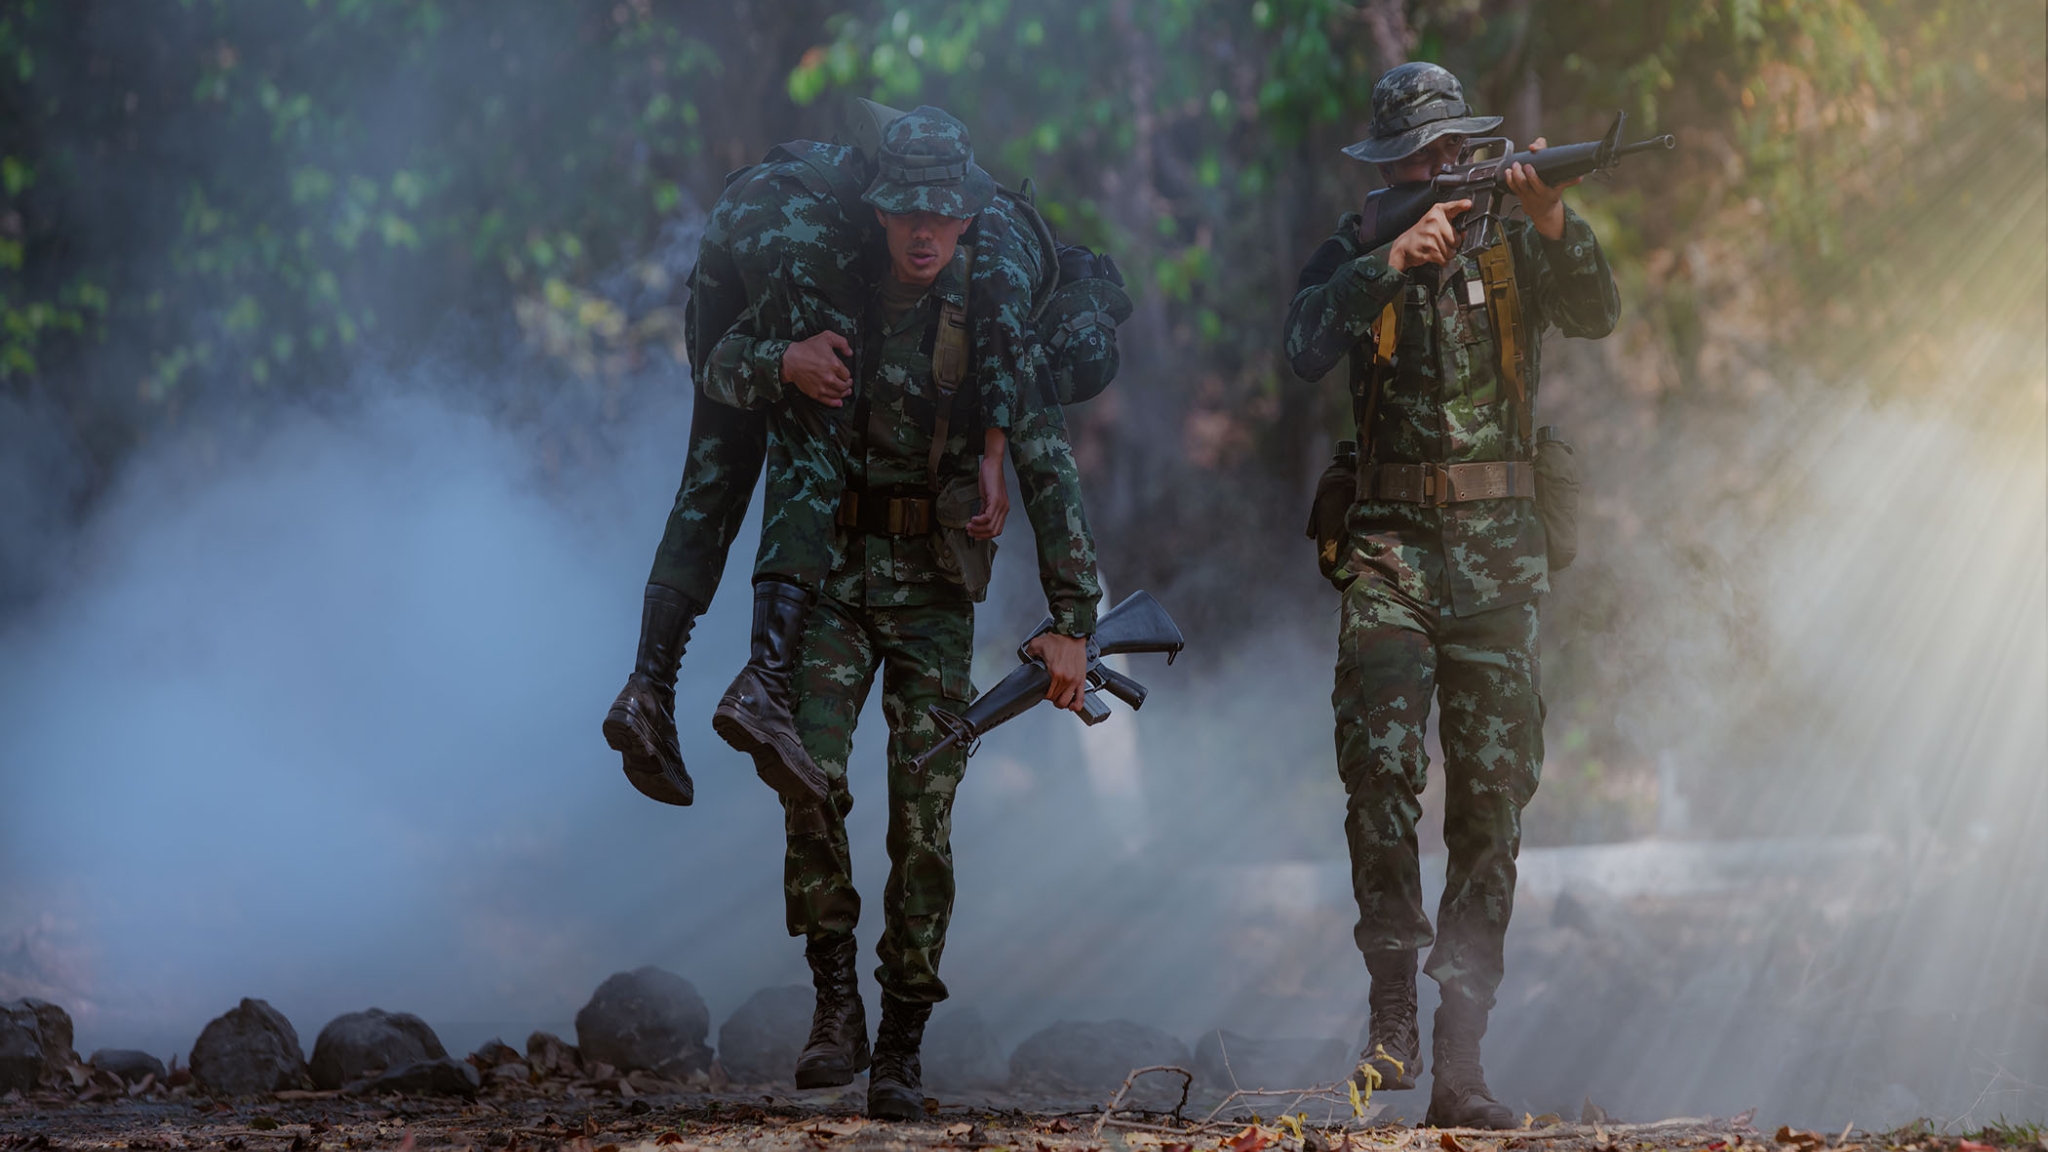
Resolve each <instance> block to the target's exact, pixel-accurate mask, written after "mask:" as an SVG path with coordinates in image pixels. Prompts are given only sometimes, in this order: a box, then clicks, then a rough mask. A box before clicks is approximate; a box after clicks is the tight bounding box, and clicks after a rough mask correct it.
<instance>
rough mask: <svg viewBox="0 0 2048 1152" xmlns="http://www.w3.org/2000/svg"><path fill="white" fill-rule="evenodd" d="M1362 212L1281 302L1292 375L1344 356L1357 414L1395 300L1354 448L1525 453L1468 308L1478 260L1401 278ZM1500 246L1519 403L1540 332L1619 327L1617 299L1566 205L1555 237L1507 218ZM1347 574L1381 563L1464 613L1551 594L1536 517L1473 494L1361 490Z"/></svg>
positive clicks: (1407, 458) (1452, 460)
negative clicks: (1386, 359)
mask: <svg viewBox="0 0 2048 1152" xmlns="http://www.w3.org/2000/svg"><path fill="white" fill-rule="evenodd" d="M1358 219H1359V218H1358V214H1357V213H1355V212H1352V213H1346V214H1345V215H1344V217H1343V218H1342V219H1341V220H1339V221H1338V222H1337V231H1336V233H1335V234H1334V235H1332V236H1331V237H1330V238H1329V239H1328V240H1325V241H1324V242H1323V244H1322V246H1321V247H1320V248H1318V249H1316V253H1315V255H1314V256H1313V257H1311V258H1310V260H1309V263H1308V266H1307V267H1306V268H1304V269H1303V270H1302V273H1301V278H1300V281H1299V282H1298V283H1297V285H1296V289H1295V296H1294V303H1293V305H1292V306H1291V307H1290V308H1289V309H1288V312H1287V356H1288V359H1289V360H1290V361H1291V362H1292V364H1293V366H1294V371H1295V372H1296V373H1297V374H1299V375H1300V376H1302V377H1303V378H1304V379H1307V380H1320V379H1322V378H1323V376H1325V375H1326V374H1328V373H1329V371H1330V369H1331V368H1333V367H1335V366H1336V364H1337V362H1338V361H1339V360H1341V359H1344V358H1345V357H1346V356H1347V355H1348V356H1349V357H1350V362H1351V387H1352V396H1353V398H1354V401H1355V402H1356V411H1357V413H1358V414H1359V416H1360V418H1361V419H1362V418H1363V413H1364V410H1365V404H1364V400H1363V393H1364V390H1365V387H1366V384H1367V380H1368V375H1367V374H1368V372H1369V369H1370V366H1371V364H1372V359H1373V353H1372V349H1371V348H1370V346H1368V345H1366V344H1365V343H1364V341H1365V340H1366V336H1367V329H1368V328H1369V327H1370V326H1371V325H1372V323H1373V322H1374V321H1375V320H1377V319H1378V318H1379V315H1380V311H1381V310H1382V309H1383V308H1384V307H1385V306H1386V305H1387V304H1389V303H1392V302H1395V301H1396V300H1398V301H1399V306H1398V313H1399V320H1398V322H1397V324H1396V331H1397V336H1398V343H1397V345H1396V347H1395V351H1394V365H1393V369H1392V372H1391V374H1390V378H1389V379H1387V380H1386V381H1385V382H1384V383H1383V385H1382V387H1381V390H1380V395H1379V401H1378V403H1377V404H1376V405H1375V406H1374V408H1375V411H1374V413H1373V420H1372V427H1370V428H1360V429H1359V430H1358V440H1359V457H1360V459H1361V460H1362V461H1371V462H1375V463H1422V462H1428V463H1441V464H1463V463H1469V462H1473V461H1487V460H1527V459H1529V456H1530V453H1531V451H1532V449H1533V447H1534V446H1533V445H1531V444H1528V443H1524V442H1523V440H1522V436H1521V433H1520V429H1519V419H1518V415H1517V412H1516V406H1515V403H1514V399H1513V396H1512V394H1511V393H1510V391H1509V387H1508V385H1507V384H1506V382H1505V381H1503V380H1502V379H1501V375H1500V369H1499V352H1498V348H1497V346H1496V345H1495V343H1494V340H1493V333H1492V331H1491V330H1490V320H1489V318H1488V315H1487V311H1486V309H1485V308H1483V307H1482V308H1466V307H1463V306H1462V305H1461V303H1460V302H1461V301H1462V300H1464V299H1465V281H1466V280H1467V279H1471V280H1474V281H1476V280H1477V279H1478V278H1479V269H1478V264H1477V261H1476V260H1474V259H1473V258H1472V257H1470V256H1465V255H1460V256H1459V257H1458V259H1457V260H1456V261H1455V263H1454V265H1453V266H1452V267H1450V268H1444V269H1438V268H1428V269H1421V270H1413V271H1410V272H1409V273H1406V274H1403V273H1400V272H1396V271H1395V270H1394V269H1393V268H1391V267H1390V266H1389V265H1388V264H1387V250H1388V247H1391V245H1388V246H1383V247H1381V248H1379V249H1376V250H1374V251H1372V252H1366V251H1364V250H1363V247H1362V246H1361V244H1360V242H1359V239H1358ZM1505 243H1507V244H1508V245H1509V246H1510V249H1511V251H1512V252H1513V256H1514V270H1515V283H1516V285H1517V290H1518V295H1519V296H1520V298H1521V306H1522V312H1523V317H1524V326H1525V328H1526V334H1525V337H1524V339H1523V345H1524V348H1525V357H1526V361H1527V369H1526V376H1527V380H1528V401H1527V402H1528V403H1530V404H1532V405H1533V404H1534V403H1535V401H1536V390H1537V385H1538V382H1539V380H1540V378H1541V368H1540V363H1539V356H1538V352H1539V349H1540V347H1541V338H1542V334H1543V333H1544V332H1545V331H1546V330H1548V329H1550V328H1556V329H1558V330H1559V331H1561V332H1563V333H1564V334H1565V335H1567V336H1581V337H1587V338H1598V337H1601V336H1605V335H1607V334H1608V333H1609V332H1611V331H1613V329H1614V324H1615V321H1616V319H1617V318H1618V317H1619V316H1620V312H1621V302H1620V297H1619V296H1618V295H1617V294H1616V292H1615V288H1614V278H1613V276H1612V275H1611V274H1610V273H1609V271H1608V268H1607V260H1606V257H1605V256H1603V255H1602V254H1601V251H1600V244H1599V241H1598V240H1596V239H1595V238H1594V236H1593V230H1592V228H1591V227H1590V226H1589V225H1587V223H1586V222H1585V221H1584V220H1583V219H1581V218H1580V217H1579V216H1578V215H1577V214H1576V213H1574V212H1572V211H1571V210H1570V209H1566V211H1565V228H1564V235H1563V237H1562V238H1561V239H1558V240H1555V241H1553V240H1548V239H1545V238H1544V237H1543V236H1542V235H1541V234H1539V233H1538V232H1537V231H1536V229H1535V227H1534V226H1532V225H1531V224H1529V222H1528V221H1526V220H1520V219H1517V220H1511V221H1509V222H1508V224H1507V226H1506V239H1505ZM1349 527H1350V536H1351V548H1352V552H1351V558H1350V560H1349V561H1348V562H1347V563H1346V565H1345V567H1347V568H1349V569H1350V570H1351V571H1352V572H1354V573H1363V572H1366V571H1368V570H1373V571H1377V572H1378V573H1379V574H1380V575H1381V576H1383V577H1384V578H1386V579H1387V580H1389V581H1391V582H1392V583H1394V585H1395V586H1396V587H1398V588H1400V589H1401V590H1402V591H1403V592H1404V593H1406V594H1408V595H1410V596H1413V597H1414V598H1416V599H1417V600H1420V601H1422V602H1423V603H1437V604H1448V605H1450V606H1451V608H1452V610H1453V611H1454V612H1455V613H1456V614H1457V615H1460V616H1465V615H1470V614H1472V613H1474V612H1482V611H1485V610H1487V609H1490V608H1499V607H1503V606H1505V605H1509V604H1517V603H1521V602H1522V601H1525V600H1529V599H1531V598H1533V597H1535V596H1537V595H1538V594H1540V593H1543V592H1547V591H1549V590H1550V577H1549V568H1548V565H1547V563H1546V561H1545V559H1544V541H1543V526H1542V522H1541V521H1540V520H1539V519H1538V518H1537V516H1536V510H1535V507H1534V505H1533V504H1532V503H1531V502H1530V501H1528V500H1526V499H1502V500H1474V501H1470V502H1465V503H1457V504H1447V505H1443V506H1441V507H1426V506H1423V505H1418V504H1403V503H1396V502H1392V501H1383V500H1363V501H1359V502H1358V503H1357V504H1355V505H1354V506H1353V507H1352V509H1351V513H1350V517H1349Z"/></svg>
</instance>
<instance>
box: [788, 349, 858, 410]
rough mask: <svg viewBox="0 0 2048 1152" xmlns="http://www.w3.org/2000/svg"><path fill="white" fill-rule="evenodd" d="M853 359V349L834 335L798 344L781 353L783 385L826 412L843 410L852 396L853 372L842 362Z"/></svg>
mask: <svg viewBox="0 0 2048 1152" xmlns="http://www.w3.org/2000/svg"><path fill="white" fill-rule="evenodd" d="M852 355H853V345H851V344H848V343H847V342H846V337H844V336H841V335H840V334H839V333H837V332H820V333H818V334H817V335H816V336H813V337H811V338H810V339H808V340H799V341H797V342H796V343H794V344H791V345H790V346H789V347H788V348H787V349H785V350H784V351H783V353H782V382H783V383H785V384H794V385H796V386H797V390H798V391H800V392H802V393H803V394H804V395H806V396H809V397H810V398H811V399H813V400H816V401H817V402H818V403H820V404H823V405H824V406H825V407H827V408H844V407H846V397H847V396H848V395H850V394H851V393H852V392H853V372H852V370H851V369H849V368H848V367H847V366H846V359H845V358H847V357H850V356H852Z"/></svg>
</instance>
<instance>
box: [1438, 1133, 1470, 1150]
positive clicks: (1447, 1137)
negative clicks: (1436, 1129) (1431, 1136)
mask: <svg viewBox="0 0 2048 1152" xmlns="http://www.w3.org/2000/svg"><path fill="white" fill-rule="evenodd" d="M1436 1142H1437V1143H1438V1144H1440V1145H1442V1146H1443V1150H1444V1152H1465V1146H1464V1145H1463V1144H1460V1143H1458V1138H1457V1137H1456V1136H1454V1135H1452V1134H1451V1133H1449V1132H1446V1133H1444V1134H1443V1135H1441V1136H1439V1137H1437V1138H1436Z"/></svg>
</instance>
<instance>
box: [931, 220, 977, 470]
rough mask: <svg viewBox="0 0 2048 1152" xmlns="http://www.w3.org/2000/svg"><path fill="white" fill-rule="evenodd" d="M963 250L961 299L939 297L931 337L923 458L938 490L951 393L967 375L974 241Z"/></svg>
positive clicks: (949, 430)
mask: <svg viewBox="0 0 2048 1152" xmlns="http://www.w3.org/2000/svg"><path fill="white" fill-rule="evenodd" d="M960 248H961V251H962V252H964V253H965V254H966V263H967V272H968V274H967V275H966V276H963V277H961V278H960V300H959V302H958V303H955V302H953V301H951V300H941V301H939V332H938V335H937V336H935V337H934V338H933V339H932V383H933V384H935V385H937V386H938V392H939V395H938V398H937V399H936V400H935V401H933V403H932V448H931V454H930V456H929V457H927V459H926V460H925V479H926V481H927V482H929V483H930V484H931V486H932V491H934V492H937V491H938V490H939V488H940V487H941V482H940V480H939V459H940V457H942V456H944V455H945V453H946V440H947V439H948V438H949V437H950V436H952V434H953V397H954V395H955V394H956V393H958V392H959V391H960V383H961V381H963V380H966V379H967V361H968V355H969V352H970V342H969V340H968V338H967V295H968V293H969V292H971V291H973V287H974V245H972V244H962V245H961V246H960Z"/></svg>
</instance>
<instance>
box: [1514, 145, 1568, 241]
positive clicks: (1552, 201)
mask: <svg viewBox="0 0 2048 1152" xmlns="http://www.w3.org/2000/svg"><path fill="white" fill-rule="evenodd" d="M1548 146H1549V144H1548V142H1547V141H1545V140H1544V139H1543V137H1541V136H1538V137H1537V138H1536V140H1535V142H1534V143H1532V144H1530V145H1529V151H1531V152H1536V151H1540V150H1542V149H1543V148H1546V147H1548ZM1507 175H1508V191H1510V192H1513V193H1514V194H1515V195H1516V196H1517V197H1519V198H1520V199H1521V201H1522V211H1524V212H1527V213H1528V214H1529V223H1531V224H1534V225H1535V226H1536V231H1537V232H1539V233H1541V234H1542V235H1543V237H1544V238H1545V239H1547V240H1562V239H1564V190H1565V189H1567V188H1569V187H1571V186H1572V185H1574V184H1577V183H1578V182H1579V181H1580V180H1583V179H1585V177H1583V176H1575V177H1573V178H1572V179H1570V180H1567V181H1565V182H1564V183H1562V184H1545V183H1544V182H1543V177H1541V176H1538V175H1537V174H1536V170H1535V169H1534V168H1531V167H1529V166H1528V165H1527V164H1517V165H1515V166H1513V167H1511V168H1509V169H1508V173H1507Z"/></svg>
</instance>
